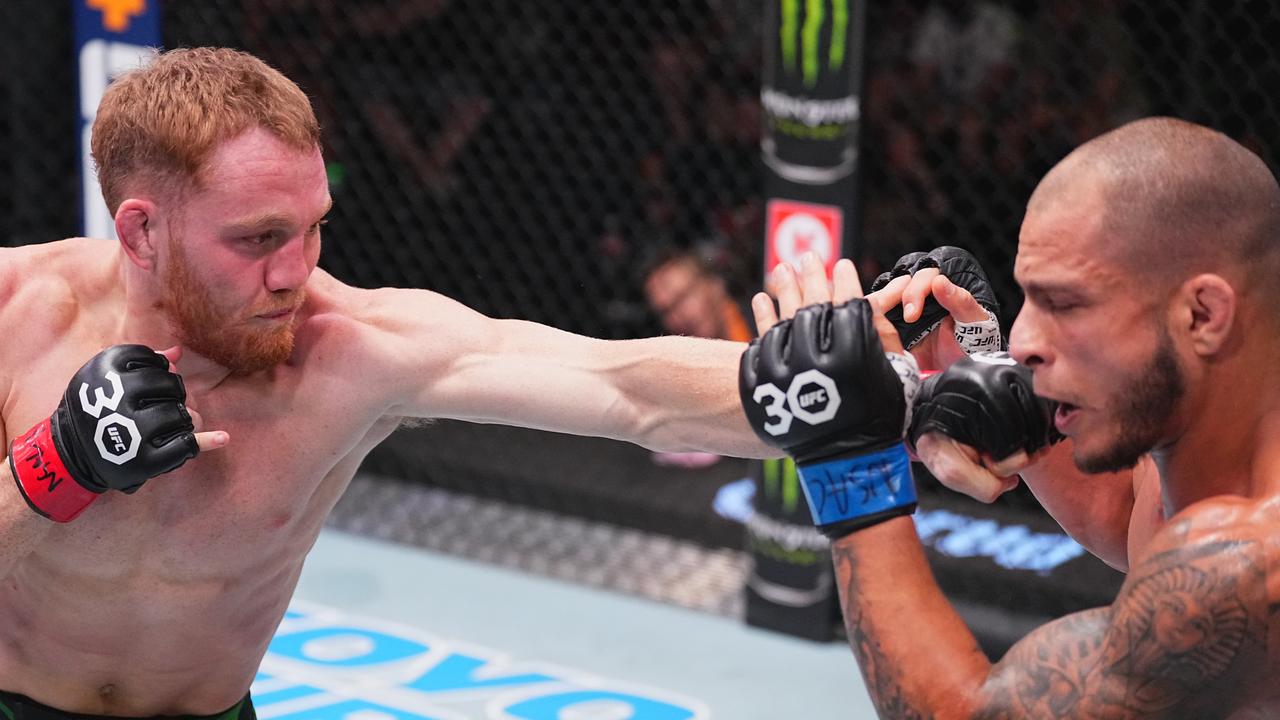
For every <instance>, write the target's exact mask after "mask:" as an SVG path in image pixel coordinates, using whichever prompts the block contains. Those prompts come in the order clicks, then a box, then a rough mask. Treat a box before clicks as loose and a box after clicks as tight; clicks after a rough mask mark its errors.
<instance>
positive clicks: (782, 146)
mask: <svg viewBox="0 0 1280 720" xmlns="http://www.w3.org/2000/svg"><path fill="white" fill-rule="evenodd" d="M765 4H766V11H765V17H766V21H765V67H764V87H763V88H762V89H761V95H760V100H761V105H762V106H763V108H764V115H765V128H764V130H765V132H764V138H763V140H762V142H761V149H762V151H763V153H764V164H765V167H766V171H765V196H766V198H768V205H767V215H768V217H767V219H766V230H765V232H766V237H765V243H766V250H765V258H766V260H765V272H769V271H770V270H772V269H773V265H774V264H776V263H777V262H779V261H784V260H785V261H794V260H796V259H797V258H799V256H800V255H802V254H803V253H804V252H806V251H809V250H812V251H814V252H816V253H817V254H818V255H819V256H820V257H821V258H822V259H823V260H824V261H825V262H826V264H827V268H828V271H830V269H831V267H832V266H833V265H834V264H835V262H836V260H838V259H839V258H840V257H841V256H842V255H843V254H845V253H846V252H847V250H848V249H849V248H850V246H851V245H852V237H853V230H854V227H855V223H854V222H853V220H854V216H855V212H854V211H855V202H856V190H857V187H856V182H857V168H858V128H859V118H860V117H861V108H860V103H859V93H860V91H861V85H862V54H863V53H862V38H863V30H864V25H865V18H866V5H865V2H864V0H766V3H765Z"/></svg>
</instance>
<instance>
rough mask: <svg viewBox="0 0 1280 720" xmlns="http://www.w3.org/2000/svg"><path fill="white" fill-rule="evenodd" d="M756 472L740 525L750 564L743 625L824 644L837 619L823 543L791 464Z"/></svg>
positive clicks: (769, 463) (776, 463)
mask: <svg viewBox="0 0 1280 720" xmlns="http://www.w3.org/2000/svg"><path fill="white" fill-rule="evenodd" d="M759 468H760V474H759V476H758V477H757V478H756V493H755V512H754V513H753V514H752V515H751V517H750V518H748V520H747V523H746V524H747V549H748V550H749V551H750V552H751V557H752V561H753V568H752V571H751V577H750V579H749V580H748V581H747V589H746V593H747V623H748V624H751V625H755V626H757V627H764V628H768V629H770V630H778V631H781V632H785V633H789V634H791V635H798V636H800V637H805V638H809V639H812V640H830V639H831V638H832V636H833V635H834V630H835V628H836V625H837V621H838V619H839V617H840V616H839V608H838V606H837V604H836V590H835V584H834V581H833V571H832V569H831V552H830V549H829V547H828V543H827V539H826V538H824V537H822V535H820V534H818V531H817V530H814V528H813V520H812V519H811V518H810V516H809V506H808V504H807V503H806V502H805V499H804V495H803V492H804V491H803V490H801V488H800V477H799V473H797V472H796V466H795V463H794V462H792V461H791V460H789V459H784V460H765V461H764V462H763V463H762V464H761V465H760V466H759Z"/></svg>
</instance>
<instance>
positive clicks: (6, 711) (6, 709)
mask: <svg viewBox="0 0 1280 720" xmlns="http://www.w3.org/2000/svg"><path fill="white" fill-rule="evenodd" d="M0 712H2V713H4V716H5V717H7V718H9V720H13V711H12V710H10V709H9V706H8V705H5V704H4V703H2V702H0Z"/></svg>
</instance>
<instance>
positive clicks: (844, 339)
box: [738, 299, 920, 538]
mask: <svg viewBox="0 0 1280 720" xmlns="http://www.w3.org/2000/svg"><path fill="white" fill-rule="evenodd" d="M919 383H920V375H919V369H918V368H917V367H916V363H915V360H914V359H912V358H911V356H909V355H903V354H900V353H886V352H885V350H884V347H883V346H882V345H881V344H880V337H879V336H878V335H877V334H876V330H875V327H874V326H873V324H872V310H871V306H870V304H869V303H868V302H867V301H866V300H863V299H857V300H853V301H850V302H848V303H845V304H842V305H839V306H834V307H833V306H832V305H831V303H825V304H821V305H811V306H809V307H805V308H802V309H801V310H800V311H799V312H797V313H796V315H795V317H794V318H793V319H791V320H784V321H782V322H779V323H778V324H777V325H775V326H773V327H772V328H770V329H769V331H768V332H767V333H765V334H764V336H763V337H761V338H757V339H756V340H753V341H752V342H751V344H750V345H749V346H747V350H746V352H744V353H743V355H742V361H741V363H740V365H739V374H738V390H739V394H740V396H741V399H742V406H743V408H744V409H745V411H746V414H747V420H748V421H749V422H750V423H751V427H752V429H753V430H755V433H756V435H758V436H759V437H760V439H761V440H763V441H764V442H765V443H767V444H769V445H771V446H773V447H776V448H779V449H781V450H783V451H785V452H786V453H787V454H789V455H791V456H792V457H794V458H795V461H796V467H797V469H798V470H799V471H800V478H801V480H802V481H803V482H802V483H801V485H802V487H803V488H804V492H805V497H806V498H807V499H808V501H809V510H810V513H811V514H812V516H813V522H814V525H816V526H817V528H818V530H819V531H821V532H822V533H823V534H824V535H826V536H828V537H830V538H839V537H843V536H845V535H848V534H849V533H851V532H853V531H855V530H858V529H860V528H864V527H868V526H870V525H874V524H876V523H879V522H882V521H884V520H887V519H889V518H892V517H896V516H898V515H907V514H910V513H911V512H912V511H914V510H915V507H916V494H915V485H914V484H913V482H912V480H911V465H910V461H909V460H908V456H907V451H906V447H905V446H904V444H903V434H904V431H905V428H906V426H907V422H908V418H909V414H910V408H911V404H912V398H913V396H914V394H915V391H916V389H917V388H918V387H919Z"/></svg>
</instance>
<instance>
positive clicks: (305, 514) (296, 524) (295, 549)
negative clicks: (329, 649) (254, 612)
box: [4, 347, 394, 582]
mask: <svg viewBox="0 0 1280 720" xmlns="http://www.w3.org/2000/svg"><path fill="white" fill-rule="evenodd" d="M97 349H98V348H96V347H87V348H78V347H77V348H65V349H61V350H60V351H59V352H52V353H47V354H44V355H43V356H42V357H41V358H40V359H39V360H35V361H33V362H32V363H31V366H30V367H29V368H26V369H24V370H23V371H21V373H20V374H19V375H17V377H20V378H23V379H24V380H23V381H21V382H15V383H14V385H13V387H12V388H11V390H10V393H9V397H8V398H7V400H6V403H5V405H4V420H5V427H6V428H7V429H8V432H9V435H10V436H13V435H16V434H17V433H19V432H22V431H23V430H25V429H26V428H27V427H29V426H31V425H33V424H34V423H36V422H38V421H39V420H40V419H42V418H43V417H45V416H47V415H48V414H49V413H50V412H51V411H52V410H53V409H54V408H55V407H56V406H57V404H58V402H59V401H60V400H61V398H62V394H63V391H64V390H65V388H66V382H67V379H68V378H70V377H71V376H72V375H73V374H74V373H75V371H76V369H77V368H78V367H79V366H80V363H82V362H83V360H84V359H85V358H87V357H89V356H91V355H92V354H93V353H94V352H96V351H97ZM313 370H314V369H313V368H306V367H302V366H294V365H285V366H281V367H279V368H277V369H276V370H274V371H272V373H271V374H270V376H269V377H255V378H252V379H238V378H229V379H227V380H226V381H224V382H222V383H220V384H219V385H218V386H217V387H214V388H212V389H210V390H207V391H204V392H200V391H196V390H191V392H190V393H189V397H188V405H189V407H191V408H192V409H193V410H194V411H196V412H197V413H198V414H199V415H200V416H201V417H202V418H203V420H204V427H203V429H205V430H225V431H226V432H227V433H229V435H230V437H231V442H230V444H229V445H228V446H227V447H225V448H222V449H220V450H216V451H210V452H205V453H202V454H200V455H199V456H197V457H195V458H193V459H191V460H189V461H187V463H186V464H185V465H184V466H183V467H181V468H179V469H178V470H176V471H174V472H172V473H168V474H166V475H162V476H160V477H156V478H153V479H152V480H150V481H149V482H148V483H147V484H146V485H144V486H143V487H142V488H141V489H140V490H138V491H137V492H136V493H134V494H132V495H125V494H123V493H119V492H110V493H108V494H106V495H105V496H103V497H102V498H100V499H99V500H98V501H96V502H95V503H94V505H93V506H92V507H90V508H89V510H87V511H86V512H85V513H84V514H83V515H81V516H80V518H78V519H77V520H76V521H75V522H73V523H69V524H67V525H62V526H58V527H56V528H55V529H54V531H53V532H52V533H51V534H50V535H49V536H48V542H47V547H46V548H44V550H45V551H44V552H39V553H38V555H40V556H42V557H43V559H44V560H45V561H46V562H48V563H50V564H51V567H50V569H51V570H54V571H55V572H57V568H58V566H59V565H61V564H63V563H73V565H72V566H68V567H62V568H61V569H62V570H63V571H65V572H67V573H69V574H74V575H84V574H90V575H94V576H98V577H100V578H101V579H104V580H107V579H111V578H119V577H122V576H125V575H131V576H134V577H153V578H156V579H163V580H171V581H180V582H186V581H191V580H199V579H201V578H202V577H206V576H207V577H209V578H216V577H225V576H226V575H227V574H228V573H235V572H243V571H246V570H249V569H258V570H267V571H269V570H270V568H266V567H262V566H263V565H264V564H275V563H281V562H283V563H284V564H286V565H287V564H289V560H288V559H300V557H301V555H302V554H303V553H305V551H306V549H307V548H308V547H310V544H311V542H312V541H313V540H314V538H315V535H316V533H317V532H318V531H319V527H320V525H321V524H322V523H323V520H324V517H325V515H327V513H328V511H329V510H330V509H331V508H332V506H333V504H334V503H335V502H336V501H337V498H338V497H339V495H340V494H341V492H342V491H343V490H344V489H345V487H346V485H347V483H348V481H349V480H350V478H351V475H352V474H353V473H354V471H355V469H356V467H357V466H358V464H359V461H360V459H361V458H363V456H364V454H365V453H367V452H368V450H369V449H370V448H371V447H372V446H373V445H374V444H376V443H377V442H378V441H380V440H381V439H382V438H383V437H385V436H386V434H387V433H388V432H390V430H391V429H393V427H394V424H393V423H392V422H391V421H387V420H380V418H379V415H380V413H379V411H378V410H379V409H378V408H374V407H371V406H370V405H371V404H370V403H368V402H365V401H363V400H362V398H361V397H360V393H359V389H358V387H355V386H353V385H349V384H347V383H348V382H350V381H349V380H344V379H342V378H341V376H336V375H334V374H332V373H328V372H314V371H313ZM189 387H190V386H189ZM68 546H74V548H75V552H74V553H64V552H62V550H65V549H66V548H67V547H68ZM62 558H68V559H62ZM70 558H74V559H70Z"/></svg>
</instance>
